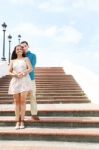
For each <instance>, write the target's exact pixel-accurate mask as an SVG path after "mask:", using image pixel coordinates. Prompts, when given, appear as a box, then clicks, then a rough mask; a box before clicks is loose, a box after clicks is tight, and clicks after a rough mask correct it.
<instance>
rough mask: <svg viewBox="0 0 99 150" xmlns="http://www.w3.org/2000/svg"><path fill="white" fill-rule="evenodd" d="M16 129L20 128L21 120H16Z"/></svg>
mask: <svg viewBox="0 0 99 150" xmlns="http://www.w3.org/2000/svg"><path fill="white" fill-rule="evenodd" d="M15 129H16V130H17V129H20V122H19V121H17V122H16V126H15Z"/></svg>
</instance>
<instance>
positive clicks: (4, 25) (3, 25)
mask: <svg viewBox="0 0 99 150" xmlns="http://www.w3.org/2000/svg"><path fill="white" fill-rule="evenodd" d="M2 27H3V31H5V30H6V27H7V25H6V23H5V22H4V23H3V24H2Z"/></svg>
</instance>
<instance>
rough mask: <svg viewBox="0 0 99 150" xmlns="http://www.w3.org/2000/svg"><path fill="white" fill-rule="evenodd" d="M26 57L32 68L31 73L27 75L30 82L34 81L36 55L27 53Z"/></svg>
mask: <svg viewBox="0 0 99 150" xmlns="http://www.w3.org/2000/svg"><path fill="white" fill-rule="evenodd" d="M26 57H28V58H29V60H30V62H31V65H32V67H33V71H32V72H30V73H29V75H30V78H31V80H35V65H36V55H35V54H33V53H31V52H30V51H27V53H26Z"/></svg>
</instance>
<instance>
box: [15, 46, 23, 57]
mask: <svg viewBox="0 0 99 150" xmlns="http://www.w3.org/2000/svg"><path fill="white" fill-rule="evenodd" d="M16 54H17V55H18V56H20V55H22V54H23V49H22V47H21V46H17V47H16Z"/></svg>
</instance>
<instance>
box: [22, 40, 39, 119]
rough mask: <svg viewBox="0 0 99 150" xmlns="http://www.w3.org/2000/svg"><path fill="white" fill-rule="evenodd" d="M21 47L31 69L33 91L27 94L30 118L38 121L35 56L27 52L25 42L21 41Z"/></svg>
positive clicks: (27, 46) (27, 47)
mask: <svg viewBox="0 0 99 150" xmlns="http://www.w3.org/2000/svg"><path fill="white" fill-rule="evenodd" d="M21 46H22V47H23V50H24V52H25V54H26V57H28V58H29V60H30V62H31V64H32V67H33V71H32V72H30V73H29V75H30V78H31V81H32V85H33V91H31V92H29V98H30V104H31V115H32V118H33V119H36V120H38V119H39V118H38V117H37V102H36V82H35V65H36V55H35V54H33V53H31V51H30V50H29V45H28V42H27V41H22V42H21Z"/></svg>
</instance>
